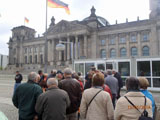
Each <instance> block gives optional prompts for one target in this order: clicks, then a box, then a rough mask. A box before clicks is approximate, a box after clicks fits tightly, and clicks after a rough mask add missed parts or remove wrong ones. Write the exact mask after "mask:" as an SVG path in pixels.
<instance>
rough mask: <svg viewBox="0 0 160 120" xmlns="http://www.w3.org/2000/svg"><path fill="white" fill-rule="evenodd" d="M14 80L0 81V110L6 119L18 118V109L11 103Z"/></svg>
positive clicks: (14, 119) (16, 119)
mask: <svg viewBox="0 0 160 120" xmlns="http://www.w3.org/2000/svg"><path fill="white" fill-rule="evenodd" d="M13 85H14V82H8V81H0V111H2V112H3V113H4V114H5V115H6V116H7V118H8V120H18V110H17V109H16V108H15V107H14V106H13V104H12V99H11V97H12V93H13Z"/></svg>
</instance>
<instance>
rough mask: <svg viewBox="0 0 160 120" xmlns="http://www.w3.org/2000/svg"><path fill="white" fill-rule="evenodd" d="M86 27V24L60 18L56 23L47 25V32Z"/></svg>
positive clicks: (61, 31) (54, 32)
mask: <svg viewBox="0 0 160 120" xmlns="http://www.w3.org/2000/svg"><path fill="white" fill-rule="evenodd" d="M87 28H88V26H85V25H81V24H78V23H76V22H69V21H65V20H61V21H60V22H59V23H57V24H56V25H54V26H50V27H49V29H48V34H56V33H64V32H71V31H78V30H82V29H83V30H84V29H87Z"/></svg>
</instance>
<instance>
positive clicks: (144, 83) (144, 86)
mask: <svg viewBox="0 0 160 120" xmlns="http://www.w3.org/2000/svg"><path fill="white" fill-rule="evenodd" d="M138 80H139V83H140V88H142V89H145V90H146V89H147V87H148V86H149V82H148V80H147V79H146V78H145V77H139V78H138Z"/></svg>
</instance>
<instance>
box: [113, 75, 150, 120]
mask: <svg viewBox="0 0 160 120" xmlns="http://www.w3.org/2000/svg"><path fill="white" fill-rule="evenodd" d="M126 89H127V93H126V94H125V95H124V96H123V97H121V98H119V99H118V101H117V104H116V108H115V120H138V118H139V117H140V116H141V113H143V111H144V108H146V111H147V112H148V117H152V103H151V101H150V100H149V99H148V98H146V106H145V96H144V95H143V94H142V93H141V92H140V82H139V80H138V79H137V78H136V77H129V78H127V79H126ZM127 99H128V100H129V101H130V102H132V103H133V104H134V105H135V106H136V107H137V109H138V110H139V111H138V110H137V109H136V108H134V107H133V106H132V105H131V104H130V103H129V101H128V100H127Z"/></svg>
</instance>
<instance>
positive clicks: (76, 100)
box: [58, 78, 82, 114]
mask: <svg viewBox="0 0 160 120" xmlns="http://www.w3.org/2000/svg"><path fill="white" fill-rule="evenodd" d="M58 87H59V88H60V89H63V90H65V91H66V92H67V93H68V95H69V98H70V101H71V105H70V107H69V108H67V111H66V114H71V113H74V112H76V111H77V110H78V108H79V106H80V102H81V97H82V92H81V87H80V84H79V82H78V81H77V80H75V79H72V78H66V79H64V80H62V81H60V82H59V84H58Z"/></svg>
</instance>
